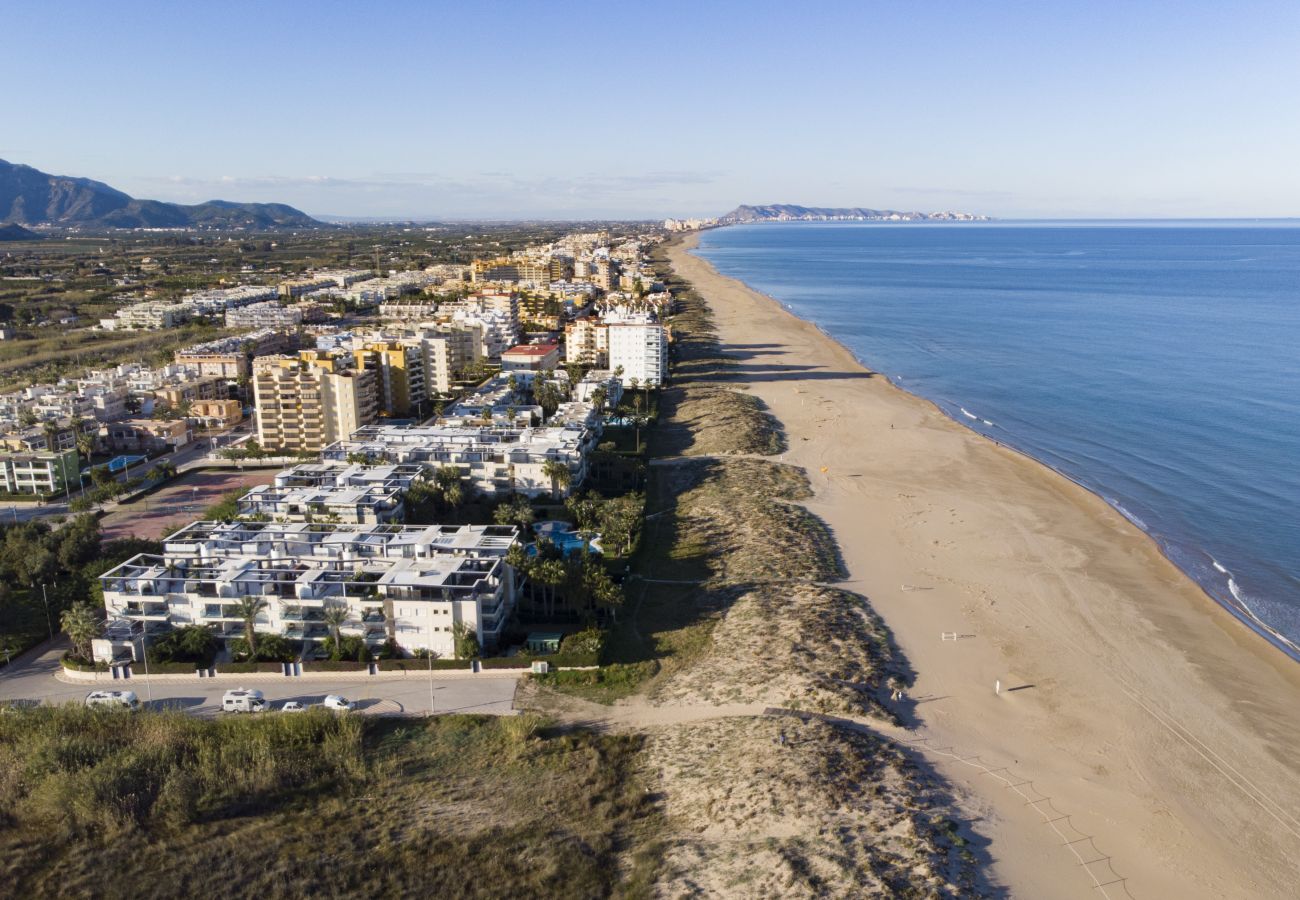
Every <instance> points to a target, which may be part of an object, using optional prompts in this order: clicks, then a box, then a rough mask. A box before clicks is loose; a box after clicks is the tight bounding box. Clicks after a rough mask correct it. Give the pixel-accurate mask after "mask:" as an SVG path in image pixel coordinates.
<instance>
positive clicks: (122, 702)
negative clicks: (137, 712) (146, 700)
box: [86, 691, 140, 709]
mask: <svg viewBox="0 0 1300 900" xmlns="http://www.w3.org/2000/svg"><path fill="white" fill-rule="evenodd" d="M86 705H87V706H110V707H122V708H125V709H139V708H140V700H139V698H138V697H136V695H135V691H91V692H90V693H89V694H87V695H86Z"/></svg>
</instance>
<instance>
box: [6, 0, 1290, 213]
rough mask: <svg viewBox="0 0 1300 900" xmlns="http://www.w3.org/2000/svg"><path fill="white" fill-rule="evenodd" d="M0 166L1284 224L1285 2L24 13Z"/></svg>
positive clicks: (391, 199) (160, 188)
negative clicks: (1273, 220) (1280, 220)
mask: <svg viewBox="0 0 1300 900" xmlns="http://www.w3.org/2000/svg"><path fill="white" fill-rule="evenodd" d="M3 21H4V38H3V41H2V43H3V52H0V84H4V85H5V86H6V87H5V91H4V97H5V102H4V116H3V119H2V120H0V121H2V122H3V124H0V159H7V160H9V161H10V162H20V163H26V164H28V165H32V166H35V167H36V168H38V169H41V170H43V171H47V172H53V173H57V174H61V175H80V176H86V177H91V178H95V179H97V180H100V181H105V182H107V183H109V184H111V185H113V186H114V187H116V188H119V189H121V190H124V191H126V192H127V193H129V194H132V195H134V196H137V197H147V198H152V199H159V200H171V201H177V202H191V203H192V202H199V201H203V200H209V199H214V198H220V199H226V200H240V201H277V202H284V203H289V204H292V205H294V206H297V207H299V208H300V209H303V210H304V211H306V212H308V213H311V214H313V215H316V216H326V217H329V216H356V217H378V218H427V219H437V218H443V219H455V218H460V219H475V218H562V219H577V218H596V217H608V218H659V217H664V216H692V215H704V216H711V215H720V214H722V213H725V212H727V211H728V210H730V209H732V208H734V207H735V206H737V205H738V204H741V203H750V204H761V203H795V204H802V205H807V206H869V207H878V208H881V207H887V208H895V209H909V210H910V209H919V210H923V211H934V210H944V209H948V210H961V211H966V212H974V213H982V214H986V215H992V216H997V217H1002V218H1026V217H1028V218H1034V217H1048V218H1055V217H1120V218H1123V217H1172V218H1176V217H1220V216H1223V217H1257V216H1258V217H1278V216H1300V164H1298V161H1300V98H1298V97H1297V95H1296V91H1297V87H1300V3H1297V2H1294V0H1288V2H1266V3H1251V2H1233V3H1222V2H1214V3H1206V2H1196V0H1188V2H1179V3H1173V2H1171V3H1162V2H1138V0H1128V2H1122V3H1118V2H1117V3H1111V2H1105V0H1102V2H1088V3H1079V2H1071V3H1064V2H1055V0H1037V2H1023V3H1016V2H994V0H990V2H986V3H973V2H944V0H933V2H925V3H907V2H902V0H898V2H872V0H858V2H850V3H836V2H807V3H791V2H788V0H784V2H770V3H769V2H764V0H752V2H729V0H713V2H710V0H693V2H689V3H678V2H673V0H662V2H656V3H620V2H608V0H607V2H601V3H577V2H564V0H555V2H526V0H518V2H499V3H492V2H479V3H467V2H455V3H443V2H433V0H431V2H396V0H394V2H383V0H371V2H369V3H364V4H363V3H357V2H355V0H354V2H349V3H342V2H331V0H316V2H311V3H300V2H290V0H284V2H259V3H243V2H238V0H235V2H222V3H204V4H180V3H175V2H174V0H173V2H169V3H140V2H130V0H115V2H112V3H104V2H102V0H98V2H94V3H82V2H77V0H61V2H50V0H40V2H29V0H8V2H6V4H5V11H4V19H3Z"/></svg>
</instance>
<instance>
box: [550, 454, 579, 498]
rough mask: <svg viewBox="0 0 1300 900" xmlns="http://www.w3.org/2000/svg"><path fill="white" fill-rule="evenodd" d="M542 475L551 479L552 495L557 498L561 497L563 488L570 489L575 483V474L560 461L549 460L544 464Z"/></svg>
mask: <svg viewBox="0 0 1300 900" xmlns="http://www.w3.org/2000/svg"><path fill="white" fill-rule="evenodd" d="M542 474H543V475H544V476H546V478H548V479H550V482H551V493H552V494H553V495H554V496H556V497H559V496H560V488H561V487H568V486H569V485H570V484H572V483H573V473H572V472H570V471H569V467H568V466H567V465H565V464H564V463H562V462H560V461H559V460H558V459H548V460H546V461H545V462H544V463H542Z"/></svg>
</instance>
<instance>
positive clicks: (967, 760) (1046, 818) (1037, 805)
mask: <svg viewBox="0 0 1300 900" xmlns="http://www.w3.org/2000/svg"><path fill="white" fill-rule="evenodd" d="M929 742H930V739H929V738H928V737H921V738H916V739H914V740H902V741H900V743H903V744H906V745H908V746H913V747H919V746H923V747H924V748H925V750H927V751H928V752H930V753H935V754H939V755H941V756H946V757H948V758H950V759H953V760H956V761H957V762H959V763H962V764H964V765H967V766H970V767H971V768H972V769H979V770H980V771H981V772H983V773H984V774H985V775H992V776H993V777H994V778H996V779H998V780H999V781H1001V782H1002V783H1003V785H1004V787H1006V788H1009V789H1010V790H1013V791H1015V792H1016V793H1017V794H1019V795H1020V796H1021V797H1023V798H1024V800H1025V805H1026V806H1029V807H1031V808H1032V809H1033V810H1034V811H1036V812H1037V813H1038V814H1039V815H1040V816H1042V817H1043V823H1044V824H1046V825H1050V826H1051V828H1052V830H1053V831H1055V832H1056V836H1057V837H1059V838H1060V839H1061V844H1062V845H1063V846H1065V847H1069V848H1070V853H1072V854H1073V855H1074V858H1075V859H1077V860H1078V861H1079V865H1080V866H1082V867H1083V869H1084V871H1086V872H1087V873H1088V877H1089V878H1091V879H1092V889H1093V890H1095V891H1099V892H1100V893H1101V896H1102V897H1105V898H1106V900H1111V896H1110V893H1109V892H1108V891H1107V890H1106V888H1108V887H1110V888H1113V887H1115V885H1117V884H1118V885H1119V886H1120V887H1121V888H1123V889H1124V894H1125V896H1127V897H1130V898H1132V897H1133V895H1132V894H1131V893H1130V892H1129V889H1128V883H1127V882H1128V879H1127V878H1124V877H1122V876H1121V875H1120V874H1119V873H1118V872H1116V871H1115V867H1114V866H1112V865H1111V864H1110V859H1111V858H1110V856H1109V855H1106V854H1103V855H1102V856H1101V857H1100V858H1099V859H1093V860H1085V859H1084V858H1083V856H1082V855H1081V854H1080V853H1079V850H1078V845H1079V844H1081V843H1083V842H1084V841H1087V842H1089V843H1091V844H1092V849H1093V850H1095V851H1097V852H1098V853H1102V850H1101V848H1100V847H1098V846H1097V844H1096V842H1095V841H1094V840H1093V837H1092V835H1089V834H1084V832H1083V831H1081V830H1079V829H1078V828H1074V826H1073V825H1071V826H1070V827H1071V828H1074V830H1075V831H1076V832H1078V833H1079V834H1082V835H1084V836H1083V837H1081V838H1076V839H1074V840H1069V839H1068V838H1066V836H1065V833H1064V832H1062V831H1061V829H1059V828H1057V827H1056V823H1057V822H1059V821H1061V820H1062V819H1068V818H1070V816H1069V815H1068V814H1065V813H1061V811H1060V810H1056V812H1057V813H1058V814H1059V815H1058V817H1057V818H1052V817H1051V815H1050V814H1049V813H1047V812H1046V811H1044V810H1043V809H1042V806H1041V805H1042V804H1043V803H1044V801H1046V803H1047V804H1048V806H1051V805H1052V798H1051V797H1047V796H1043V797H1039V798H1038V799H1037V800H1031V799H1030V798H1029V795H1028V794H1026V793H1025V792H1024V791H1022V790H1020V788H1021V787H1022V786H1024V785H1027V784H1028V785H1032V784H1033V781H1032V780H1026V781H1017V782H1013V781H1012V780H1011V779H1010V778H1007V777H1006V776H1005V775H1003V774H1001V773H1003V772H1006V771H1008V769H1009V767H1007V766H1001V767H999V768H996V769H990V768H989V767H988V766H986V765H984V764H983V763H981V762H972V761H971V760H977V759H979V756H978V755H975V756H968V757H962V756H958V755H957V754H955V753H952V752H950V751H949V750H940V749H938V748H935V747H931V746H930V744H929ZM1033 790H1034V792H1035V793H1038V794H1041V793H1042V791H1039V790H1038V789H1037V788H1034V789H1033ZM1103 862H1104V863H1106V867H1107V868H1108V869H1110V873H1111V874H1112V875H1114V876H1115V877H1114V880H1112V881H1102V880H1101V879H1099V878H1098V877H1097V874H1096V873H1095V872H1093V871H1092V867H1093V866H1095V865H1097V864H1098V863H1103Z"/></svg>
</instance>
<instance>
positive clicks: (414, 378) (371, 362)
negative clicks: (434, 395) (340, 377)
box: [352, 341, 428, 417]
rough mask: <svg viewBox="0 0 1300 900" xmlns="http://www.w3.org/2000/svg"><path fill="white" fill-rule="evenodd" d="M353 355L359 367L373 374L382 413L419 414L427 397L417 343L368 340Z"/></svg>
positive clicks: (422, 357) (421, 358)
mask: <svg viewBox="0 0 1300 900" xmlns="http://www.w3.org/2000/svg"><path fill="white" fill-rule="evenodd" d="M352 356H353V359H355V360H356V368H357V369H358V370H361V371H366V372H374V373H375V379H376V382H377V385H378V388H379V408H380V410H381V411H382V412H383V413H385V414H386V415H389V416H398V417H405V416H411V415H416V414H418V413H419V411H420V409H421V408H422V406H423V405H424V403H425V401H426V400H427V399H428V393H427V392H426V390H425V378H424V354H423V352H422V347H421V346H420V344H419V343H417V342H412V343H406V342H404V341H367V342H366V343H364V344H362V345H361V347H359V348H357V349H355V350H353V351H352Z"/></svg>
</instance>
